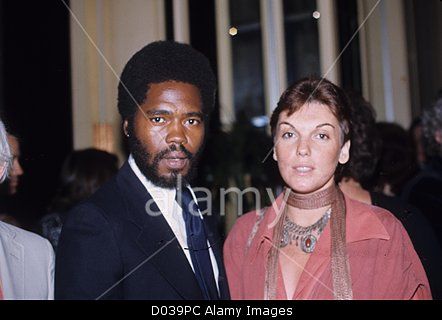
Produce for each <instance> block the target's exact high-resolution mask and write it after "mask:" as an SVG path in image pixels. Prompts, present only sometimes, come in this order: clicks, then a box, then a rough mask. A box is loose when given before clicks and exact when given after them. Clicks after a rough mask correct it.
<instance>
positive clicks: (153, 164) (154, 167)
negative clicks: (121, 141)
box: [128, 131, 202, 189]
mask: <svg viewBox="0 0 442 320" xmlns="http://www.w3.org/2000/svg"><path fill="white" fill-rule="evenodd" d="M128 142H129V150H130V152H131V153H132V156H133V158H134V160H135V163H136V164H137V166H138V168H139V169H140V171H141V173H142V174H143V175H144V176H145V177H146V178H147V179H148V180H149V181H150V182H152V183H153V184H154V185H156V186H158V187H161V188H165V189H175V188H177V187H178V183H183V182H182V181H185V182H190V181H192V179H193V178H194V177H195V175H196V165H197V163H198V159H199V156H200V154H201V150H202V148H200V149H199V150H198V151H197V152H196V153H195V154H192V153H191V152H190V151H189V150H187V149H186V148H185V147H184V146H183V145H179V146H178V145H175V144H173V145H171V146H170V147H169V148H166V149H164V150H162V151H160V152H159V153H158V154H156V155H155V156H154V158H153V159H152V161H151V159H150V158H151V157H152V155H151V154H150V153H149V151H148V150H147V148H146V146H144V145H143V143H142V142H141V141H140V140H139V139H138V138H137V137H136V136H135V134H134V133H133V131H132V132H131V133H130V135H129V139H128ZM172 151H181V152H183V153H184V154H185V155H186V156H187V159H188V160H187V161H189V170H188V172H187V174H186V175H184V176H181V177H179V175H180V174H181V170H171V171H170V173H171V174H170V176H168V177H164V176H161V175H160V173H159V170H158V167H159V163H160V161H161V160H162V159H164V158H166V157H167V156H168V155H169V153H170V152H172Z"/></svg>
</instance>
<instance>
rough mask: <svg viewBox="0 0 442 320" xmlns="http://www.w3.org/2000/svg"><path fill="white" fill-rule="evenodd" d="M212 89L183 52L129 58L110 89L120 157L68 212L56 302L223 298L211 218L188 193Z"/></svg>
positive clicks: (158, 50) (203, 70)
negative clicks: (114, 169)
mask: <svg viewBox="0 0 442 320" xmlns="http://www.w3.org/2000/svg"><path fill="white" fill-rule="evenodd" d="M215 87H216V80H215V76H214V74H213V72H212V69H211V67H210V64H209V61H208V60H207V58H206V57H204V56H203V55H202V54H201V53H200V52H198V51H196V50H195V49H193V48H192V47H191V46H189V45H186V44H180V43H177V42H171V41H158V42H153V43H151V44H149V45H147V46H145V47H144V48H142V49H141V50H140V51H138V52H137V53H136V54H135V55H133V56H132V58H131V59H130V60H129V62H128V63H127V64H126V66H125V67H124V70H123V72H122V74H121V79H120V83H119V86H118V110H119V112H120V115H121V117H122V122H123V131H124V134H125V136H126V138H127V141H128V146H129V151H130V156H129V159H128V160H127V161H126V163H125V164H124V165H123V166H122V168H121V169H120V170H119V172H118V173H117V175H116V177H115V178H114V179H113V180H111V181H110V182H109V183H107V184H106V185H104V186H103V187H102V188H101V189H99V190H98V191H97V192H96V193H95V194H94V195H93V196H92V197H91V198H90V199H88V200H86V201H85V202H83V203H82V204H80V205H79V206H77V207H76V208H74V209H73V210H72V211H71V212H70V214H69V216H68V219H67V221H66V223H65V224H64V226H63V230H62V234H61V237H60V243H59V248H58V251H57V264H56V285H55V286H56V289H55V291H56V293H55V295H56V298H58V299H155V300H156V299H168V300H170V299H174V300H175V299H198V300H201V299H205V300H217V299H228V298H229V293H228V286H227V282H226V276H225V271H224V267H223V263H222V254H221V246H222V243H221V241H220V238H219V236H218V235H217V234H216V223H215V221H212V219H213V218H214V217H213V216H212V217H211V214H212V212H210V211H208V210H207V205H206V204H205V202H204V201H201V200H200V199H199V198H197V195H198V193H195V192H194V191H193V189H192V187H191V186H190V182H191V181H192V177H193V176H194V173H195V168H196V164H197V161H198V158H199V156H200V154H201V150H202V146H203V144H204V139H205V132H206V131H207V129H206V126H207V121H208V118H209V114H210V111H211V110H212V109H213V105H214V99H215ZM205 213H207V214H205Z"/></svg>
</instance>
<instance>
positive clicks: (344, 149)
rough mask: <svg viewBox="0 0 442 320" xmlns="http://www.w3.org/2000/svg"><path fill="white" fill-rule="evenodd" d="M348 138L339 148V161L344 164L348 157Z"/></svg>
mask: <svg viewBox="0 0 442 320" xmlns="http://www.w3.org/2000/svg"><path fill="white" fill-rule="evenodd" d="M350 144H351V143H350V140H348V141H347V142H346V143H344V145H343V146H342V148H341V152H340V153H339V163H340V164H345V163H347V161H348V160H349V159H350Z"/></svg>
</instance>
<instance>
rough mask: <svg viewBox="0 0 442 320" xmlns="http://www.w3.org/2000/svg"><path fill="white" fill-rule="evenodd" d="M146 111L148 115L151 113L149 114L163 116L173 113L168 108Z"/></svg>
mask: <svg viewBox="0 0 442 320" xmlns="http://www.w3.org/2000/svg"><path fill="white" fill-rule="evenodd" d="M145 113H146V115H149V116H161V115H169V114H172V112H170V111H168V110H163V109H154V110H148V111H146V112H145Z"/></svg>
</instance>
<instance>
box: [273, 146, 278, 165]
mask: <svg viewBox="0 0 442 320" xmlns="http://www.w3.org/2000/svg"><path fill="white" fill-rule="evenodd" d="M273 160H275V161H276V162H278V157H277V156H276V150H275V148H273Z"/></svg>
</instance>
